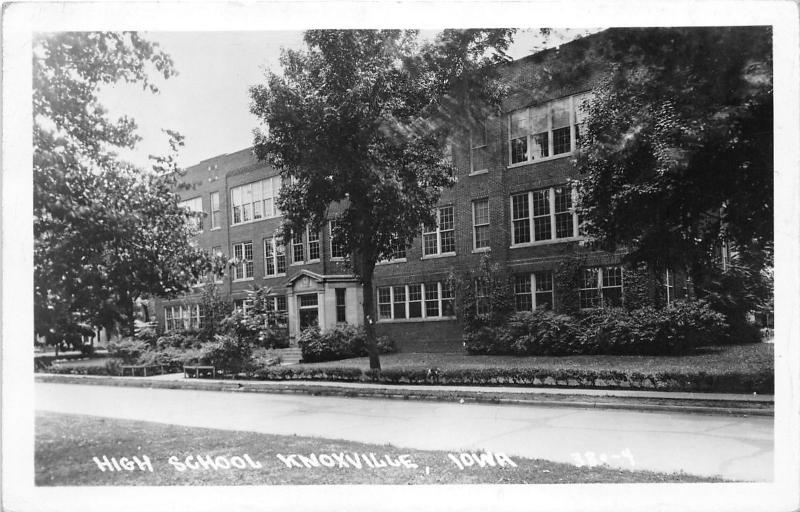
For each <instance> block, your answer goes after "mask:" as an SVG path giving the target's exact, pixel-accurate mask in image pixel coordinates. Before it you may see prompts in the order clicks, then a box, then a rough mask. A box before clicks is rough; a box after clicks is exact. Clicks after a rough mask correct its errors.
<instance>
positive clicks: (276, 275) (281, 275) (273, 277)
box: [263, 272, 286, 279]
mask: <svg viewBox="0 0 800 512" xmlns="http://www.w3.org/2000/svg"><path fill="white" fill-rule="evenodd" d="M278 277H286V272H284V273H283V274H267V275H265V276H264V277H263V279H276V278H278Z"/></svg>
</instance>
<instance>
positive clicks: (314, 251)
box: [292, 228, 320, 264]
mask: <svg viewBox="0 0 800 512" xmlns="http://www.w3.org/2000/svg"><path fill="white" fill-rule="evenodd" d="M319 251H320V245H319V232H318V231H311V230H310V229H308V228H306V229H305V231H304V232H303V233H302V234H301V235H300V236H299V237H297V236H294V237H292V264H299V263H305V262H315V261H319V257H320V252H319Z"/></svg>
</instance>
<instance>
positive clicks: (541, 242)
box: [509, 236, 583, 249]
mask: <svg viewBox="0 0 800 512" xmlns="http://www.w3.org/2000/svg"><path fill="white" fill-rule="evenodd" d="M581 240H583V237H581V236H571V237H569V238H556V239H555V240H539V241H537V242H526V243H524V244H512V245H510V246H509V249H521V248H523V247H536V246H539V245H552V244H560V243H564V242H579V241H581Z"/></svg>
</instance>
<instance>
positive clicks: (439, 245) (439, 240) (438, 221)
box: [422, 205, 456, 260]
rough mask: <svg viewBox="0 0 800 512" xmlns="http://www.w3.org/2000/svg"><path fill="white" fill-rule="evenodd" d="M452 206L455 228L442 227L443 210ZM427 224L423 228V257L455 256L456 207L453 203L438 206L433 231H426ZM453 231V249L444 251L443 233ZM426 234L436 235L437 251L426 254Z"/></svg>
mask: <svg viewBox="0 0 800 512" xmlns="http://www.w3.org/2000/svg"><path fill="white" fill-rule="evenodd" d="M447 208H450V209H451V210H452V212H453V228H452V229H444V230H443V229H442V223H441V217H442V210H444V209H447ZM426 229H427V226H423V228H422V259H423V260H424V259H428V258H441V257H443V256H455V255H456V251H455V246H456V244H455V238H456V209H455V206H453V205H445V206H440V207H438V208H436V227H435V228H434V230H433V231H425V230H426ZM450 231H452V232H453V250H452V251H448V252H442V233H444V232H450ZM426 235H436V252H435V253H430V254H425V236H426Z"/></svg>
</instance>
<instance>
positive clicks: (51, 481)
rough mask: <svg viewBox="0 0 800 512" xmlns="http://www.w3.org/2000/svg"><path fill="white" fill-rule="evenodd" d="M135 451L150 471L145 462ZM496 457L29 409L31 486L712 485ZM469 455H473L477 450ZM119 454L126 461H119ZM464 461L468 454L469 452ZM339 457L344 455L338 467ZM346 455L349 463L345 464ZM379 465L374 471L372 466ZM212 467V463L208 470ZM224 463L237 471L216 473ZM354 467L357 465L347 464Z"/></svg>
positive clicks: (687, 478)
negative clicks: (32, 424) (461, 462)
mask: <svg viewBox="0 0 800 512" xmlns="http://www.w3.org/2000/svg"><path fill="white" fill-rule="evenodd" d="M245 454H246V455H247V457H245ZM279 454H280V455H282V456H283V457H284V458H286V459H287V460H289V461H290V462H289V464H291V466H292V467H288V466H287V463H286V462H283V461H282V460H281V459H280V458H279V457H278V455H279ZM292 454H300V455H304V456H305V457H307V458H309V459H311V454H315V455H316V456H317V458H315V459H313V462H317V466H315V465H313V462H309V463H308V464H309V465H310V467H306V466H305V462H303V461H302V459H301V458H300V457H298V456H297V455H294V456H293V457H290V455H292ZM323 454H325V455H323ZM145 455H146V456H147V458H148V459H149V461H150V465H151V466H152V472H151V471H150V470H149V469H148V467H147V465H146V464H145V458H144V456H145ZM373 455H374V457H375V461H376V462H377V464H372V463H371V462H370V463H367V462H366V460H369V461H373V459H372V456H373ZM497 455H498V454H494V455H493V459H492V460H493V462H494V464H495V466H494V467H492V466H491V464H489V463H488V462H486V460H487V458H488V456H489V454H483V458H481V460H482V461H483V462H484V467H479V465H478V464H477V463H473V465H472V466H467V467H464V468H463V469H460V468H459V467H458V466H457V465H456V464H455V463H454V462H452V461H451V459H450V457H449V454H448V453H447V452H443V451H421V450H407V449H402V448H398V447H395V446H392V445H375V444H364V443H354V442H350V441H337V440H331V439H321V438H312V437H300V436H280V435H270V434H258V433H253V432H233V431H222V430H212V429H204V428H189V427H182V426H175V425H164V424H159V423H150V422H143V421H128V420H117V419H109V418H99V417H92V416H78V415H69V414H56V413H37V415H36V448H35V471H36V475H35V482H36V485H40V486H66V485H76V486H77V485H89V486H100V485H268V484H277V485H282V484H286V485H297V484H481V483H483V484H531V483H542V484H552V483H674V482H720V481H722V480H719V479H712V478H703V477H695V476H692V475H687V474H684V473H675V474H663V473H654V472H648V471H628V470H620V469H613V468H610V467H608V466H595V467H591V468H589V467H585V466H584V467H577V466H575V465H571V464H563V463H556V462H549V461H545V460H539V459H525V458H520V457H508V458H507V459H501V457H497ZM133 456H137V457H138V460H139V462H141V463H142V467H143V469H140V468H139V466H137V465H136V463H131V462H130V459H132V457H133ZM189 456H193V457H194V458H193V459H189V461H188V462H189V463H190V464H191V465H197V469H190V468H188V467H186V466H185V463H186V462H187V457H189ZM359 456H361V458H359ZM453 456H454V457H461V454H453ZM475 456H476V457H480V454H476V455H475ZM93 457H97V458H98V460H99V461H100V462H101V463H105V464H107V465H106V466H105V467H106V468H109V469H106V470H105V471H102V470H101V469H100V467H99V466H98V464H97V462H95V461H94V460H93ZM123 457H127V458H129V460H128V461H122V460H121V459H122V458H123ZM171 457H175V459H170V458H171ZM347 457H349V458H347ZM466 457H467V458H468V460H469V457H471V456H470V455H466ZM112 458H114V459H115V461H116V462H117V464H119V465H120V469H121V470H120V471H118V470H114V471H112V470H111V469H110V468H112V467H113V461H111V459H112ZM197 459H202V460H203V461H204V462H205V464H206V466H207V467H206V468H203V467H202V466H201V465H198V463H197V462H196V461H197ZM170 460H173V463H170V462H169V461H170ZM209 460H214V461H215V462H213V463H212V462H209ZM501 460H502V463H503V464H502V466H503V467H501V464H500V461H501ZM508 460H510V461H511V462H510V463H509V462H507V461H508ZM106 461H108V462H106ZM291 461H293V462H291ZM341 461H344V465H342V463H341ZM354 461H355V462H359V464H354ZM381 463H382V464H383V466H384V467H379V466H381ZM212 464H219V465H220V466H217V468H216V469H214V468H213V467H212ZM226 464H227V465H229V466H230V465H231V464H232V465H233V466H240V467H233V466H231V467H229V468H227V469H226V468H224V466H225V465H226ZM181 465H184V466H183V467H181ZM357 465H360V466H361V468H358V467H354V466H357ZM124 466H128V467H131V470H126V469H125V467H124ZM221 466H222V467H221ZM297 466H300V467H297ZM370 466H374V467H370ZM415 466H416V467H415ZM179 469H183V471H180V470H179Z"/></svg>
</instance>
